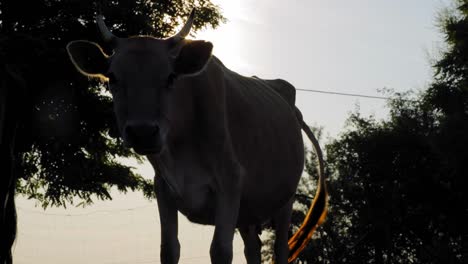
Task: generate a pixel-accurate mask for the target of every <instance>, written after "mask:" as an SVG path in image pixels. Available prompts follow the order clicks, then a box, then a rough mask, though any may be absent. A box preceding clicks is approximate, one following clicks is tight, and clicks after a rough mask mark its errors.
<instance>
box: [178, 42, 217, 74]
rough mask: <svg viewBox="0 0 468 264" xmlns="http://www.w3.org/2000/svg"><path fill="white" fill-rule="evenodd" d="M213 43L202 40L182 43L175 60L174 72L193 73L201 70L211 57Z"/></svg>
mask: <svg viewBox="0 0 468 264" xmlns="http://www.w3.org/2000/svg"><path fill="white" fill-rule="evenodd" d="M212 50H213V44H211V42H207V41H203V40H190V41H187V42H186V43H184V44H183V46H182V47H181V48H180V51H179V54H178V56H177V58H176V60H175V64H174V72H175V73H176V74H180V75H187V74H188V75H195V74H198V73H199V72H201V71H202V70H203V69H204V68H205V65H206V64H207V63H208V61H209V60H210V57H211V51H212Z"/></svg>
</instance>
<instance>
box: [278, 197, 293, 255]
mask: <svg viewBox="0 0 468 264" xmlns="http://www.w3.org/2000/svg"><path fill="white" fill-rule="evenodd" d="M293 202H294V199H291V200H290V201H289V202H288V203H287V204H286V205H285V206H284V207H283V208H282V209H281V210H280V211H278V213H277V214H276V215H275V216H274V218H273V227H274V228H275V234H276V239H275V248H274V251H275V264H287V263H288V256H289V248H288V231H289V224H290V222H291V213H292V205H293Z"/></svg>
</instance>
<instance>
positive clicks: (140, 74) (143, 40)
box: [67, 11, 213, 154]
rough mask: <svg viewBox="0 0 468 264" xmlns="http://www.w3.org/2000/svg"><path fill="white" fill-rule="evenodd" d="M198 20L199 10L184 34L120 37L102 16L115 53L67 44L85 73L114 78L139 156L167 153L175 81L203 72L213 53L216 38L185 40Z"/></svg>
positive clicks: (126, 132)
mask: <svg viewBox="0 0 468 264" xmlns="http://www.w3.org/2000/svg"><path fill="white" fill-rule="evenodd" d="M193 18H194V11H192V13H191V14H190V17H189V19H188V21H187V22H186V24H185V25H184V26H183V28H182V29H181V30H180V32H179V33H177V34H176V35H174V36H173V37H170V38H167V39H156V38H153V37H148V36H139V37H132V38H118V37H116V36H114V35H113V34H112V33H111V32H110V31H109V29H108V28H107V27H106V25H105V24H104V21H103V18H102V17H101V16H98V18H97V24H98V28H99V30H100V31H101V34H102V37H103V39H104V41H105V42H107V43H109V44H110V45H111V46H112V48H113V51H114V52H113V54H112V55H110V56H109V55H106V54H105V53H104V52H103V50H102V49H101V47H100V46H99V45H98V44H96V43H93V42H89V41H84V40H77V41H72V42H70V43H69V44H68V45H67V51H68V54H69V55H70V58H71V60H72V62H73V64H74V65H75V66H76V68H77V69H78V70H79V71H80V72H81V73H82V74H84V75H86V76H88V77H94V78H100V79H102V80H105V81H107V82H108V84H109V88H110V92H111V94H112V97H113V100H114V111H115V115H116V119H117V123H118V127H119V131H120V133H121V136H122V138H123V140H124V143H125V144H126V145H127V146H129V147H132V148H133V149H134V150H135V151H136V152H137V153H139V154H159V153H160V152H161V151H162V149H163V147H164V145H165V143H166V138H167V134H168V131H169V129H170V127H169V125H170V122H169V120H167V116H168V113H167V111H168V109H169V108H168V107H167V98H168V95H169V93H171V90H172V89H175V87H173V82H174V80H175V79H176V78H179V77H183V76H187V75H195V74H197V73H199V72H201V71H202V70H203V68H204V67H205V65H206V64H207V62H208V60H209V58H210V56H211V51H212V48H213V45H212V44H211V43H210V42H205V41H199V40H186V39H185V37H186V36H187V35H188V34H189V32H190V28H191V27H192V22H193Z"/></svg>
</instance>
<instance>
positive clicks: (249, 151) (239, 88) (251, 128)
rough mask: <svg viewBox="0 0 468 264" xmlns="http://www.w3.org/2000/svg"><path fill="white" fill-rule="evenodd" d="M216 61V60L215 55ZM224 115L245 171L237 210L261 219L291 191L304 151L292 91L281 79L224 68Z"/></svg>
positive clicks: (282, 203)
mask: <svg viewBox="0 0 468 264" xmlns="http://www.w3.org/2000/svg"><path fill="white" fill-rule="evenodd" d="M215 60H216V59H215ZM215 63H219V64H220V66H219V67H221V68H222V72H223V74H224V86H225V87H224V88H225V89H226V91H225V96H226V118H227V121H228V122H227V123H228V129H229V132H230V137H231V140H232V142H233V146H234V149H235V152H236V153H235V154H236V157H237V159H238V160H239V161H240V162H241V164H242V165H243V166H244V168H245V169H246V171H247V175H246V178H245V179H244V180H243V196H242V205H241V212H240V221H241V222H242V219H247V218H248V219H252V218H255V217H253V215H252V214H255V216H257V217H258V220H259V221H260V220H262V218H264V217H265V216H266V215H267V214H271V212H272V211H274V210H277V209H279V207H281V206H282V205H284V204H285V203H286V202H287V201H288V200H289V199H290V198H291V197H292V196H293V195H294V193H295V190H296V188H297V183H298V181H299V178H300V175H301V174H302V170H303V164H304V149H303V142H302V135H301V128H300V125H299V123H298V120H297V118H296V116H295V106H294V103H295V89H294V87H293V86H292V85H291V84H289V83H288V82H286V81H284V80H279V79H278V80H263V79H259V78H257V77H245V76H241V75H239V74H237V73H235V72H232V71H230V70H229V69H227V68H225V67H224V66H223V65H222V64H221V63H220V62H219V61H215Z"/></svg>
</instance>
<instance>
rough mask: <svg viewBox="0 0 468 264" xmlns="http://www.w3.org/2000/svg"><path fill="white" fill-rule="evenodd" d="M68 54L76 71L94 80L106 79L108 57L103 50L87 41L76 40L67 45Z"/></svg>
mask: <svg viewBox="0 0 468 264" xmlns="http://www.w3.org/2000/svg"><path fill="white" fill-rule="evenodd" d="M67 52H68V55H69V56H70V59H71V61H72V62H73V65H75V67H76V69H77V70H78V71H79V72H80V73H82V74H84V75H86V76H88V77H93V78H101V79H106V77H105V76H104V74H105V72H106V71H107V67H108V63H107V58H108V57H109V56H107V55H106V54H104V52H103V51H102V48H101V47H100V46H99V45H98V44H96V43H94V42H90V41H87V40H75V41H72V42H70V43H68V45H67Z"/></svg>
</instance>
